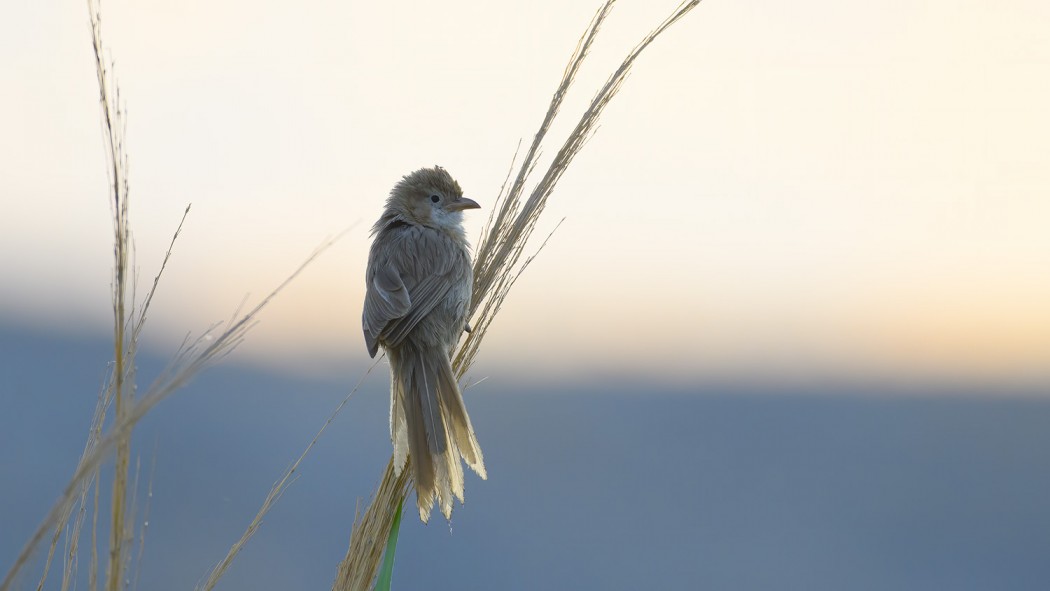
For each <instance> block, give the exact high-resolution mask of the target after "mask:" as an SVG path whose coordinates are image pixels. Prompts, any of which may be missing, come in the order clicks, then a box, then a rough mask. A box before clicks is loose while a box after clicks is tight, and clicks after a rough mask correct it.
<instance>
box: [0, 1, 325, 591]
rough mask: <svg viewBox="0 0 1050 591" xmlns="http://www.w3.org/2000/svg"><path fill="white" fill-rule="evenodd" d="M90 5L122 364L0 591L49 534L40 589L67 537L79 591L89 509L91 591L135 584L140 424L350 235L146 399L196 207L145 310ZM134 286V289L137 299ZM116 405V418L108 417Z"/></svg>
mask: <svg viewBox="0 0 1050 591" xmlns="http://www.w3.org/2000/svg"><path fill="white" fill-rule="evenodd" d="M87 5H88V13H89V17H90V21H91V33H92V47H93V50H94V56H95V68H96V74H97V77H98V84H99V105H100V111H101V118H102V127H103V140H104V144H105V148H106V156H107V172H108V177H109V198H110V206H111V211H112V215H113V236H114V242H113V258H114V264H113V278H112V291H113V294H112V295H113V336H114V338H113V353H114V361H113V363H112V366H111V368H110V375H109V378H108V379H107V381H106V383H105V384H104V386H103V388H102V391H101V393H100V394H99V396H98V402H97V404H96V408H95V412H94V414H93V417H92V420H91V424H90V427H89V430H88V438H87V442H86V444H85V446H84V451H83V453H82V455H81V458H80V461H79V463H78V464H77V467H76V470H75V471H74V473H73V476H72V477H71V478H70V480H69V482H68V483H67V484H66V486H65V488H64V489H63V490H62V492H61V494H60V495H59V498H58V500H57V502H56V503H55V504H54V506H53V507H52V508H51V510H50V511H49V512H48V514H47V515H46V516H45V518H44V519H43V521H42V522H41V523H40V525H39V526H38V528H37V529H36V531H35V532H34V533H33V535H32V536H31V537H30V538H29V540H28V541H27V542H26V544H25V546H24V547H23V549H22V551H21V552H20V553H19V555H18V556H17V557H16V558H15V561H14V563H13V564H12V566H11V568H10V570H8V572H7V573H6V575H4V578H3V580H2V581H0V591H9V590H10V589H11V588H12V587H13V586H14V584H15V582H16V580H17V579H18V577H19V575H20V573H21V572H22V570H23V569H24V568H25V566H26V565H27V564H28V563H29V561H30V558H31V557H32V555H33V553H34V552H35V551H36V550H37V548H38V547H39V546H40V544H41V543H42V542H43V540H44V539H45V538H46V537H47V535H48V532H52V533H51V538H50V544H49V547H48V552H47V557H46V560H45V562H44V566H43V573H42V575H41V578H40V580H39V582H38V583H37V587H36V588H37V589H38V590H41V589H43V588H44V585H45V583H46V581H47V577H48V573H49V571H50V567H51V564H52V562H53V560H54V556H55V552H56V549H57V548H58V543H59V541H60V539H61V538H62V537H63V536H64V537H65V540H66V542H65V544H64V546H63V553H62V558H63V569H62V581H61V589H62V590H63V591H65V590H67V589H70V588H76V586H77V582H76V580H77V570H78V562H79V550H80V543H81V538H82V536H83V535H84V531H83V530H84V525H85V523H86V522H87V517H88V513H89V512H90V524H91V525H90V529H91V534H90V537H91V541H90V551H91V559H90V563H89V574H88V588H89V589H90V590H91V591H95V590H96V589H98V587H99V580H100V576H99V575H100V567H101V563H102V562H105V564H106V568H105V571H104V577H103V583H104V585H105V587H104V588H105V589H106V590H107V591H120V590H121V589H124V588H125V587H127V586H128V585H130V584H132V583H133V579H132V578H130V577H129V576H128V571H129V568H130V566H131V558H132V549H133V542H134V528H133V527H132V526H131V525H130V524H131V523H132V522H133V520H134V513H135V505H136V496H135V495H136V491H137V490H138V478H139V474H138V470H137V469H136V470H135V471H134V475H133V474H132V470H131V455H132V454H131V434H132V431H133V429H134V427H135V425H136V423H138V421H139V420H141V419H142V417H144V416H145V415H146V414H147V413H148V412H149V411H151V410H152V409H153V408H154V407H156V406H157V404H159V403H160V402H161V401H162V400H164V399H165V398H167V397H168V396H170V395H171V394H173V393H174V392H176V391H177V390H178V389H179V388H181V387H182V386H184V385H185V384H186V383H187V382H189V381H190V380H191V379H192V378H193V377H195V376H196V375H197V374H198V373H199V372H200V371H202V370H203V369H205V368H206V367H208V366H209V365H211V364H213V363H215V362H216V361H218V360H220V359H222V358H223V357H224V356H225V355H227V354H228V353H230V352H231V351H232V350H233V349H234V348H236V347H237V345H239V344H240V343H241V341H242V340H243V339H244V337H245V335H246V334H247V333H248V331H250V330H251V328H252V327H253V326H254V325H255V323H256V321H257V317H258V315H259V313H260V312H261V311H262V310H263V309H264V308H265V307H266V306H267V305H268V304H269V303H270V302H271V301H272V300H273V298H274V297H275V296H276V295H277V294H278V293H279V292H280V291H281V290H282V289H284V288H285V287H286V286H287V285H288V284H289V283H291V281H293V280H294V279H295V278H296V277H297V276H298V275H299V273H301V272H302V271H303V270H304V269H305V268H306V267H307V266H308V265H309V264H310V263H311V262H313V260H314V259H315V258H317V256H319V255H320V254H321V253H322V252H323V251H324V250H326V249H327V248H328V247H330V246H331V245H332V244H334V243H335V241H336V240H338V239H339V238H340V237H342V236H343V235H344V234H345V231H344V232H342V233H340V234H339V235H337V236H335V237H333V238H328V239H325V240H324V241H322V243H321V244H320V246H318V247H317V249H315V250H314V252H313V253H311V254H310V255H309V256H308V257H307V258H306V260H305V261H304V262H303V263H302V264H301V265H300V266H299V268H298V269H296V270H295V271H294V272H293V273H292V274H291V275H290V276H289V277H288V278H287V279H285V280H284V281H283V282H282V283H281V284H280V285H278V286H277V288H276V289H274V290H273V291H272V292H271V293H270V294H269V295H268V296H266V297H265V298H263V300H262V301H261V302H260V303H259V304H258V305H256V306H255V307H254V308H252V309H250V310H249V311H248V312H247V313H244V314H242V313H241V312H240V311H239V310H238V311H236V312H235V313H234V314H233V316H232V317H231V318H230V320H229V321H227V322H224V323H217V324H214V325H212V326H211V327H209V328H208V329H207V330H206V331H205V332H204V333H203V334H202V335H200V336H199V337H196V338H191V337H189V336H187V337H186V339H185V340H184V341H183V343H182V346H181V347H180V348H179V350H178V351H177V352H176V354H175V356H174V358H173V359H172V361H171V362H170V363H169V364H168V366H167V368H166V369H165V370H164V371H163V372H162V373H161V374H160V376H158V377H157V378H156V380H155V381H154V382H153V383H152V384H151V385H150V386H149V387H148V388H146V390H145V392H144V393H142V394H141V395H138V392H137V391H136V379H135V378H136V375H135V354H136V352H137V348H138V340H139V337H140V335H141V332H142V328H143V326H144V325H145V323H146V318H147V312H148V311H149V307H150V304H151V302H152V301H153V297H154V295H155V294H156V292H157V288H158V286H159V285H160V279H161V276H162V275H163V273H164V269H165V268H166V266H167V263H168V261H169V259H170V257H171V254H172V250H173V248H174V244H175V241H176V239H177V238H178V236H179V233H180V232H181V230H182V225H183V223H184V222H185V220H186V216H187V215H188V213H189V207H187V208H186V211H185V213H183V216H182V220H181V221H180V223H179V226H178V229H177V230H176V232H175V235H174V236H173V238H172V241H171V244H170V245H169V247H168V251H167V253H166V254H165V256H164V260H163V262H162V263H161V268H160V271H159V272H158V274H157V276H156V277H155V278H154V281H153V284H152V286H151V288H150V290H149V292H148V293H147V295H146V297H145V299H144V300H143V303H142V305H141V308H140V309H138V310H136V308H135V297H134V284H135V282H134V274H133V272H132V263H131V259H132V258H133V243H132V232H131V224H130V215H129V212H130V207H129V190H128V177H127V151H126V146H125V143H124V138H125V120H124V110H123V108H122V105H121V100H120V91H119V87H118V86H117V82H116V78H115V77H114V75H113V72H112V67H113V66H112V63H111V62H110V61H108V60H107V59H106V58H105V52H104V49H103V43H102V12H101V9H100V6H99V0H87ZM129 289H131V290H132V294H131V295H130V296H129V294H128V290H129ZM111 408H112V409H113V416H112V418H111V419H108V415H109V410H110V409H111ZM107 422H108V423H109V426H108V428H106V424H107ZM113 456H115V458H116V461H115V466H114V472H113V481H112V483H110V484H111V491H112V492H111V494H110V499H109V500H110V507H109V509H110V511H109V515H108V516H102V508H101V503H100V494H101V492H100V488H101V482H100V478H99V468H100V466H101V465H102V463H103V462H105V461H107V460H108V459H109V458H110V457H113ZM136 464H137V463H136ZM147 503H148V497H147ZM147 509H148V505H147ZM100 516H102V518H103V519H105V520H108V521H109V547H108V552H107V553H106V555H105V556H104V558H103V559H102V560H100V559H99V556H98V528H99V520H100ZM144 532H145V524H143V525H142V528H141V529H140V533H139V557H141V552H142V544H143V539H142V537H143V535H144ZM136 574H137V573H136Z"/></svg>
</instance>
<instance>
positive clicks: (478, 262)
mask: <svg viewBox="0 0 1050 591" xmlns="http://www.w3.org/2000/svg"><path fill="white" fill-rule="evenodd" d="M699 3H700V0H691V1H687V2H683V3H682V4H680V5H679V6H678V7H677V8H676V9H675V11H674V12H673V13H672V14H671V15H670V16H669V17H668V18H667V19H665V20H664V21H663V22H662V23H660V25H659V26H657V27H656V28H655V29H653V30H652V31H651V32H650V33H649V34H648V35H646V36H645V37H644V38H643V39H642V41H641V42H640V43H639V44H638V45H637V46H636V47H635V48H634V49H633V50H632V51H631V52H630V53H629V54H628V55H627V57H626V58H625V59H624V60H623V62H622V63H621V65H620V66H619V67H618V68H617V69H616V70H615V71H614V72H613V73H612V75H611V76H610V77H609V79H608V80H607V81H606V83H605V85H603V86H602V87H601V89H600V90H599V91H598V93H597V94H595V96H594V98H593V99H592V101H591V103H590V105H589V106H588V108H587V110H586V111H585V112H584V113H583V115H582V116H581V117H580V120H579V122H578V123H577V124H576V126H575V128H574V129H573V130H572V131H571V132H570V133H569V135H568V137H567V138H566V139H565V141H564V143H563V144H562V146H561V148H560V149H559V150H558V152H557V154H556V155H555V156H554V159H553V161H552V162H551V164H550V165H549V167H548V168H547V170H546V171H545V172H544V174H543V176H542V177H541V179H540V180H539V181H538V182H537V183H536V185H535V186H534V188H533V189H532V191H531V192H530V193H529V194H528V198H527V199H524V196H525V186H526V184H527V183H528V181H529V179H530V178H532V176H533V174H534V173H535V172H536V170H537V164H538V159H539V156H540V154H541V152H542V145H543V141H544V139H545V138H546V136H547V133H548V131H549V130H550V128H551V124H552V123H553V122H554V119H555V118H556V117H557V115H558V112H559V110H560V109H561V106H562V102H563V100H564V98H565V95H566V94H567V93H568V91H569V89H570V88H571V86H572V84H573V82H574V81H575V79H576V74H577V73H578V72H579V69H580V67H581V65H582V63H583V60H584V59H585V58H586V57H587V54H588V52H589V51H590V49H591V46H592V44H593V43H594V40H595V38H596V36H597V34H598V31H599V29H600V28H601V25H602V23H603V22H604V21H605V19H606V18H607V17H608V16H609V12H610V11H611V10H612V6H613V0H608V1H606V2H605V3H604V4H602V6H601V7H600V8H599V9H598V11H597V12H596V13H595V15H594V17H593V18H592V19H591V22H590V23H589V24H588V26H587V28H586V30H585V31H584V33H583V35H582V36H581V37H580V39H579V41H578V42H577V44H576V48H575V49H574V51H573V53H572V56H571V57H570V59H569V62H568V65H567V66H566V67H565V71H564V72H563V74H562V78H561V81H560V82H559V84H558V87H557V88H556V90H555V92H554V96H553V97H552V98H551V102H550V105H549V106H548V108H547V112H546V114H545V115H544V118H543V120H542V122H541V123H540V126H539V129H538V130H537V132H536V134H535V136H534V137H533V140H532V143H531V144H530V145H529V148H528V150H527V151H526V153H525V157H524V159H523V160H522V161H521V164H520V165H519V168H518V173H517V175H516V176H515V178H514V182H513V183H512V184H511V185H510V189H509V190H507V192H506V194H504V192H503V188H501V189H500V197H499V198H497V200H496V205H495V206H494V208H493V211H494V212H495V215H494V216H493V215H491V214H490V217H489V222H488V224H487V226H486V227H485V229H484V231H483V233H482V240H481V242H480V244H479V246H478V249H477V254H476V256H475V259H474V284H473V289H472V299H471V308H470V318H471V322H470V324H471V326H472V327H473V329H472V331H471V332H470V333H468V334H467V336H466V337H465V338H464V339H463V340H462V341H461V342H460V345H459V347H458V348H457V351H456V354H455V355H454V357H453V369H454V371H455V372H456V375H457V377H459V378H462V376H463V375H464V374H466V372H467V370H468V369H469V368H470V366H471V364H472V363H473V361H474V359H475V356H476V355H477V353H478V351H479V350H480V345H481V342H482V341H483V339H484V337H485V334H486V333H487V332H488V329H489V328H490V327H491V325H492V322H493V320H494V319H495V316H496V314H497V313H498V312H499V310H500V308H501V306H502V305H503V302H504V301H505V299H506V298H507V296H508V294H509V293H510V289H511V288H512V287H513V286H514V283H515V281H517V279H518V278H519V277H520V276H521V273H522V272H523V271H524V270H525V268H527V267H528V265H529V264H530V263H531V262H532V261H533V259H534V257H535V256H536V253H534V254H533V255H530V256H528V257H526V258H525V259H524V261H523V260H522V256H523V254H524V251H525V247H526V244H527V243H528V242H529V238H530V237H531V235H532V232H533V230H534V229H535V227H536V222H537V221H538V220H539V218H540V216H541V214H542V213H543V210H544V208H545V206H546V204H547V199H548V198H549V197H550V195H551V194H552V192H553V191H554V187H555V185H556V184H557V183H558V180H560V179H561V177H562V175H563V174H564V173H565V171H566V170H567V169H568V167H569V165H570V164H571V163H572V161H573V158H574V157H575V156H576V155H577V154H578V153H579V152H580V150H581V149H582V148H583V146H585V145H586V144H587V142H588V140H589V139H590V138H591V137H592V136H593V134H594V132H595V130H596V129H597V126H598V120H599V118H600V117H601V114H602V112H603V111H604V109H605V107H606V106H607V105H608V104H609V102H610V101H611V100H612V98H613V97H614V96H615V95H616V93H617V91H618V90H619V89H620V87H621V86H622V84H623V82H624V80H625V79H626V77H627V75H628V73H629V72H630V69H631V66H632V64H633V63H634V61H635V60H636V59H637V57H638V56H639V55H640V54H641V52H642V51H643V50H644V49H645V48H646V47H648V46H649V44H650V43H652V41H653V40H655V39H656V38H657V37H658V36H659V35H660V34H661V33H663V32H664V31H665V30H666V29H667V28H668V27H670V26H671V25H672V24H674V23H675V22H677V21H678V20H679V19H681V18H682V17H684V16H685V15H686V14H687V13H688V12H689V11H690V10H692V9H693V8H695V7H696V6H697V5H698V4H699ZM519 147H520V144H519ZM516 159H517V152H515V161H516ZM511 168H512V169H513V163H512V166H511ZM509 178H510V175H509V174H508V179H509ZM504 187H506V183H504ZM559 224H560V223H559ZM549 238H550V236H549V235H548V237H547V239H548V240H549ZM546 243H547V241H546V240H544V242H543V244H541V246H540V249H539V250H542V248H543V246H544V245H546ZM539 250H537V253H538V252H539ZM411 461H412V458H411V457H410V458H408V462H409V463H410V462H411ZM410 473H411V470H410V469H409V467H408V466H407V465H406V466H405V467H404V468H402V470H401V473H400V476H397V475H395V473H394V470H393V458H391V462H390V463H389V464H388V465H387V470H386V472H385V473H384V475H383V478H382V480H381V482H380V485H379V487H378V489H377V490H376V494H375V496H374V497H373V499H372V503H371V505H370V506H369V508H368V510H367V511H366V512H365V514H364V515H363V516H362V517H361V518H360V519H359V520H358V521H356V522H355V523H354V528H353V531H352V533H351V537H350V548H349V549H348V550H347V556H346V558H345V559H344V560H343V562H342V563H340V565H339V569H338V575H337V577H336V582H335V585H334V586H333V587H332V588H333V591H361V590H364V589H368V587H369V585H370V584H371V582H372V581H373V580H374V579H375V576H376V572H377V570H378V568H379V564H380V559H381V556H382V551H383V543H384V542H385V540H386V539H387V538H386V535H387V533H388V532H389V531H390V528H391V525H392V523H393V517H394V515H395V512H396V509H397V507H398V506H400V504H401V502H402V501H403V500H404V498H405V497H406V496H407V495H408V492H409V485H410V481H409V479H408V476H407V475H408V474H410Z"/></svg>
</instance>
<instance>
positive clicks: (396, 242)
mask: <svg viewBox="0 0 1050 591" xmlns="http://www.w3.org/2000/svg"><path fill="white" fill-rule="evenodd" d="M376 242H377V244H376V245H374V247H373V252H372V256H371V257H370V259H371V262H370V271H372V272H373V273H374V274H372V276H371V278H370V280H369V282H368V292H367V293H366V294H365V308H364V313H363V314H362V325H363V328H364V332H365V342H366V343H367V345H368V353H369V355H371V356H373V357H375V354H376V351H377V350H378V349H379V338H380V337H382V338H383V341H384V342H386V343H387V344H389V345H393V346H397V345H398V344H400V343H401V341H403V340H404V339H405V337H406V336H408V333H409V332H411V330H412V329H413V328H415V326H416V325H417V324H419V321H420V320H422V319H423V318H424V317H426V315H427V314H429V313H430V312H431V311H432V310H433V309H434V308H435V307H436V306H437V305H438V304H439V303H440V302H441V301H442V299H443V298H444V297H445V295H446V294H447V293H448V290H449V289H450V288H451V287H452V286H453V285H455V284H457V283H458V282H459V281H462V280H463V277H462V276H461V275H465V274H468V273H469V272H470V263H469V261H462V260H460V258H461V257H463V254H462V253H461V252H460V251H458V250H453V249H450V246H449V244H448V242H447V239H445V238H443V237H442V236H441V235H440V234H438V233H437V232H433V231H430V230H427V229H423V228H418V227H413V228H405V229H403V230H400V231H398V232H397V233H392V235H390V236H378V237H377V238H376ZM463 263H465V264H463Z"/></svg>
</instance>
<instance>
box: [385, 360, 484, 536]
mask: <svg viewBox="0 0 1050 591" xmlns="http://www.w3.org/2000/svg"><path fill="white" fill-rule="evenodd" d="M388 354H389V357H390V369H391V384H392V389H393V392H392V396H391V406H390V430H391V433H390V434H391V439H392V440H393V442H394V465H395V468H396V469H397V470H398V471H400V470H402V469H404V466H405V460H406V458H407V457H408V456H409V455H410V456H411V457H412V466H413V470H412V472H413V474H412V475H413V477H414V478H415V481H416V497H417V504H418V507H419V518H420V519H421V520H422V521H424V522H426V521H427V520H428V519H429V518H430V511H431V508H432V507H433V505H434V503H435V502H437V503H438V504H439V505H440V506H441V512H442V514H443V515H444V516H445V518H446V519H449V518H451V516H452V504H453V498H456V499H459V502H460V503H462V502H463V467H462V464H460V458H461V457H462V458H463V460H464V461H466V463H467V465H468V466H469V467H470V468H471V469H472V470H474V472H476V473H477V474H478V476H481V478H483V479H484V478H486V477H487V474H486V473H485V460H484V458H483V456H482V454H481V446H480V445H478V440H477V437H476V436H475V435H474V429H473V427H472V426H471V424H470V417H469V416H468V415H467V409H466V407H465V406H464V404H463V396H462V395H461V393H460V391H459V385H458V384H457V383H456V378H455V375H454V374H453V372H452V365H451V363H450V362H449V359H448V355H447V354H446V353H445V352H444V351H442V350H440V349H426V348H416V347H412V346H410V345H405V346H402V347H399V350H397V351H388Z"/></svg>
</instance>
